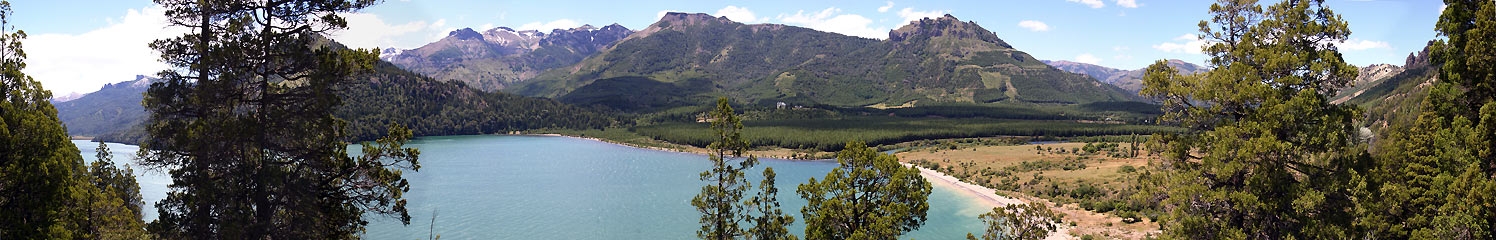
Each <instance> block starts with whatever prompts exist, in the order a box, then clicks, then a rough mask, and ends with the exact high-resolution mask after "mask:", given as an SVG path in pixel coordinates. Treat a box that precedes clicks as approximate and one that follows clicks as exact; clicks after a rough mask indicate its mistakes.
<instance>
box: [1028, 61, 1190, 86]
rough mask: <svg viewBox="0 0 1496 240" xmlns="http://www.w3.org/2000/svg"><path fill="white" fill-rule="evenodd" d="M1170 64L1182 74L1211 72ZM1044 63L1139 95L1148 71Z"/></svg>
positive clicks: (1172, 62)
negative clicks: (1144, 75) (1144, 76)
mask: <svg viewBox="0 0 1496 240" xmlns="http://www.w3.org/2000/svg"><path fill="white" fill-rule="evenodd" d="M1168 62H1169V66H1170V67H1174V69H1175V70H1179V72H1180V73H1184V74H1192V73H1199V72H1204V71H1206V70H1209V69H1206V68H1205V67H1202V66H1200V65H1195V64H1193V63H1189V62H1185V61H1183V60H1178V59H1169V60H1168ZM1044 63H1046V64H1049V65H1050V66H1054V67H1055V68H1059V69H1060V70H1065V71H1067V72H1072V73H1079V74H1085V75H1087V76H1091V77H1092V78H1096V80H1100V81H1101V82H1104V83H1107V84H1111V85H1114V86H1117V87H1120V88H1122V89H1124V90H1127V91H1128V92H1131V93H1133V94H1137V93H1138V91H1140V90H1142V89H1143V74H1144V73H1145V70H1147V68H1141V69H1134V70H1122V69H1116V68H1109V67H1103V66H1099V65H1095V64H1089V63H1079V62H1071V61H1065V60H1059V61H1049V60H1044Z"/></svg>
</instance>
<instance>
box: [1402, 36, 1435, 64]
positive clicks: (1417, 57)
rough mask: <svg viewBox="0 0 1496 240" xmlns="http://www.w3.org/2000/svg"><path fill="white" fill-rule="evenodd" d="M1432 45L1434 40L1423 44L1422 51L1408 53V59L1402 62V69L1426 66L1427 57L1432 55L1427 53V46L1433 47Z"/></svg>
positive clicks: (1427, 62)
mask: <svg viewBox="0 0 1496 240" xmlns="http://www.w3.org/2000/svg"><path fill="white" fill-rule="evenodd" d="M1433 46H1434V41H1429V42H1428V45H1425V46H1424V47H1423V51H1418V52H1411V53H1408V59H1407V60H1405V61H1404V62H1403V68H1404V69H1411V68H1417V67H1422V66H1428V64H1429V58H1432V56H1430V55H1429V47H1433Z"/></svg>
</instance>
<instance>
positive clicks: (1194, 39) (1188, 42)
mask: <svg viewBox="0 0 1496 240" xmlns="http://www.w3.org/2000/svg"><path fill="white" fill-rule="evenodd" d="M1205 43H1206V41H1205V40H1203V39H1199V38H1198V36H1196V35H1194V34H1185V35H1180V36H1179V37H1176V38H1174V40H1173V41H1171V42H1164V43H1160V44H1158V45H1153V49H1158V50H1159V51H1163V52H1167V53H1183V54H1200V48H1201V47H1204V46H1205Z"/></svg>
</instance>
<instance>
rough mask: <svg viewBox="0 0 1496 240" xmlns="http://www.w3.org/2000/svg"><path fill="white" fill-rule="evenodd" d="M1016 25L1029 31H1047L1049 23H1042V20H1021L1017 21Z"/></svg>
mask: <svg viewBox="0 0 1496 240" xmlns="http://www.w3.org/2000/svg"><path fill="white" fill-rule="evenodd" d="M1018 27H1021V28H1024V29H1028V30H1029V31H1035V32H1046V31H1049V24H1044V22H1040V21H1034V20H1023V21H1019V22H1018Z"/></svg>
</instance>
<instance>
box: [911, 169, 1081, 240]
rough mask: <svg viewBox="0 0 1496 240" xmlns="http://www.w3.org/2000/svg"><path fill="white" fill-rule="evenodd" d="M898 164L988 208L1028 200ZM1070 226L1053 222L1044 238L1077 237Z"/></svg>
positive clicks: (942, 174) (933, 183)
mask: <svg viewBox="0 0 1496 240" xmlns="http://www.w3.org/2000/svg"><path fill="white" fill-rule="evenodd" d="M899 164H903V165H904V166H905V167H913V168H915V169H919V175H920V176H923V177H925V180H928V181H930V182H931V183H932V185H939V186H944V187H948V188H951V189H954V190H956V191H957V192H960V193H961V195H965V196H966V199H967V200H971V201H974V202H976V203H977V204H978V205H983V206H986V207H989V208H1001V207H1003V206H1007V205H1009V204H1026V203H1028V202H1029V201H1026V200H1022V199H1017V198H1011V197H1005V196H1001V195H997V191H996V190H992V189H991V188H987V187H983V186H978V185H976V184H971V183H967V182H964V181H961V179H957V178H956V177H952V176H950V175H945V173H941V172H938V171H935V170H930V169H927V168H924V167H920V166H916V165H913V164H909V163H903V162H901V163H899ZM1050 207H1055V206H1050ZM983 209H988V208H983ZM1070 228H1071V227H1070V225H1066V224H1064V223H1059V224H1055V231H1054V232H1050V233H1049V236H1048V237H1045V238H1044V239H1079V238H1076V237H1075V236H1072V235H1070ZM972 234H977V233H972Z"/></svg>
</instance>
